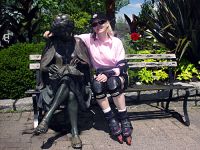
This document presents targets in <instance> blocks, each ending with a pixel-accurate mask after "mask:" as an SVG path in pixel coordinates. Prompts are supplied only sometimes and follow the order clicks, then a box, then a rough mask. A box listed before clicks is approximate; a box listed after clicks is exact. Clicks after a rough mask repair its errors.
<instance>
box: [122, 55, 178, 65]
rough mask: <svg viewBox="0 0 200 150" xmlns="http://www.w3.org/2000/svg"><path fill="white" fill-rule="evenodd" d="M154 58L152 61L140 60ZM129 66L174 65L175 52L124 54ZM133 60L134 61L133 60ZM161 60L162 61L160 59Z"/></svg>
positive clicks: (175, 63)
mask: <svg viewBox="0 0 200 150" xmlns="http://www.w3.org/2000/svg"><path fill="white" fill-rule="evenodd" d="M147 59H154V60H156V61H155V62H154V61H150V62H145V61H141V60H147ZM126 60H127V61H128V65H129V68H143V67H151V68H153V67H155V68H160V67H176V66H177V62H176V55H175V54H126ZM133 60H134V61H133ZM160 60H163V61H160Z"/></svg>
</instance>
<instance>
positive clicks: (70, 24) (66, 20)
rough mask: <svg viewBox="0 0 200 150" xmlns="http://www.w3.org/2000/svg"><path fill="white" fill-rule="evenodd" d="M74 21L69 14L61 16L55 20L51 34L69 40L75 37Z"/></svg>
mask: <svg viewBox="0 0 200 150" xmlns="http://www.w3.org/2000/svg"><path fill="white" fill-rule="evenodd" d="M73 30H74V21H73V20H72V19H71V17H70V16H69V15H68V14H59V15H57V16H56V17H55V19H54V20H53V23H52V26H51V32H53V34H54V36H57V37H59V38H67V37H70V36H72V35H73Z"/></svg>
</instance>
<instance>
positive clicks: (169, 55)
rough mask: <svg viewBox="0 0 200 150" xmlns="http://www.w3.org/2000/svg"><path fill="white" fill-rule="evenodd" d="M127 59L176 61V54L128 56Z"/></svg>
mask: <svg viewBox="0 0 200 150" xmlns="http://www.w3.org/2000/svg"><path fill="white" fill-rule="evenodd" d="M126 59H127V60H130V59H176V55H175V54H126Z"/></svg>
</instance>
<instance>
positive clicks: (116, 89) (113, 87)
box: [107, 76, 122, 97]
mask: <svg viewBox="0 0 200 150" xmlns="http://www.w3.org/2000/svg"><path fill="white" fill-rule="evenodd" d="M107 87H108V92H109V93H110V95H111V96H112V97H116V96H118V95H120V94H121V93H122V82H121V80H120V78H119V77H117V76H116V77H115V76H113V77H110V78H109V79H108V81H107Z"/></svg>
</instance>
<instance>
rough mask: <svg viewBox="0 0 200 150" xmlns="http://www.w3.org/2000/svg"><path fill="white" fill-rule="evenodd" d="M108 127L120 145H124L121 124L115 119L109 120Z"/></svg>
mask: <svg viewBox="0 0 200 150" xmlns="http://www.w3.org/2000/svg"><path fill="white" fill-rule="evenodd" d="M108 126H109V129H110V132H111V134H112V135H113V136H115V137H117V140H118V142H119V143H121V144H122V143H123V137H122V134H121V133H122V130H121V126H120V124H119V122H118V121H117V120H116V119H115V118H114V117H113V118H111V119H109V121H108Z"/></svg>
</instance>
